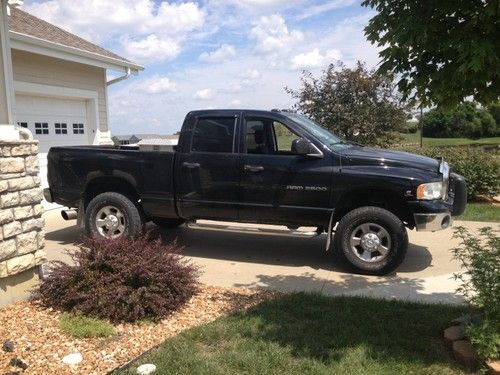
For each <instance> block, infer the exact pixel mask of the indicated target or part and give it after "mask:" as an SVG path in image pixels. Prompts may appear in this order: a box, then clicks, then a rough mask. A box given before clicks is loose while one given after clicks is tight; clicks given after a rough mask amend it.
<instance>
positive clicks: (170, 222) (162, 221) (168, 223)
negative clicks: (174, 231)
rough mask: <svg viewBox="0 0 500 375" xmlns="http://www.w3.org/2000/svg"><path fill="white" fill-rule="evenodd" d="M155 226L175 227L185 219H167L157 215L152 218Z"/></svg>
mask: <svg viewBox="0 0 500 375" xmlns="http://www.w3.org/2000/svg"><path fill="white" fill-rule="evenodd" d="M152 222H153V223H155V224H156V225H157V226H159V227H160V228H163V229H171V228H176V227H178V226H179V225H182V224H184V223H185V222H186V221H185V220H184V219H167V218H163V217H157V218H154V219H153V220H152Z"/></svg>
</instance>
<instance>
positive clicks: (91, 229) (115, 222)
mask: <svg viewBox="0 0 500 375" xmlns="http://www.w3.org/2000/svg"><path fill="white" fill-rule="evenodd" d="M143 224H144V222H143V220H142V216H141V213H140V211H139V209H138V207H137V206H136V205H135V204H134V203H133V202H132V201H131V200H130V199H129V198H127V197H126V196H125V195H122V194H119V193H114V192H108V193H102V194H99V195H98V196H96V197H95V198H94V199H92V200H91V201H90V203H89V204H88V206H87V209H86V210H85V228H86V230H87V234H88V235H90V236H100V237H104V238H110V239H115V238H118V237H122V236H127V237H136V236H138V235H139V234H140V233H141V231H142V228H143Z"/></svg>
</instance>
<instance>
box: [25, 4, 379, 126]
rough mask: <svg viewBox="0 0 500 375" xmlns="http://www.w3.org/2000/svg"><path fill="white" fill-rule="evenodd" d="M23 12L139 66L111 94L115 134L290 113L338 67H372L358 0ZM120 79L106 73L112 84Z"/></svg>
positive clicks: (46, 7) (55, 7) (373, 56)
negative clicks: (233, 112) (238, 115)
mask: <svg viewBox="0 0 500 375" xmlns="http://www.w3.org/2000/svg"><path fill="white" fill-rule="evenodd" d="M22 9H23V10H25V11H27V12H29V13H31V14H33V15H35V16H37V17H39V18H41V19H44V20H46V21H48V22H50V23H52V24H54V25H57V26H59V27H61V28H63V29H65V30H68V31H70V32H72V33H74V34H77V35H79V36H81V37H83V38H85V39H87V40H90V41H92V42H94V43H96V44H98V45H100V46H102V47H104V48H106V49H109V50H111V51H113V52H115V53H117V54H118V55H120V56H123V57H125V58H127V59H129V60H131V61H133V62H135V63H137V64H140V65H142V66H143V67H144V68H145V69H144V70H143V71H141V72H140V73H139V74H138V75H137V76H133V77H131V78H129V79H127V80H125V81H121V82H120V83H117V84H114V85H112V86H110V87H109V92H108V101H109V114H110V119H109V122H110V126H111V132H112V134H114V135H116V134H132V133H157V134H172V133H174V132H176V131H178V130H179V129H180V127H181V126H182V121H183V118H184V116H185V114H186V113H187V112H189V111H191V110H195V109H213V108H249V109H268V110H269V109H272V108H289V107H291V106H292V105H293V103H294V100H293V98H291V96H290V95H289V94H287V93H286V92H285V90H284V88H285V87H290V88H292V89H298V88H300V76H301V74H302V71H303V70H308V71H310V72H312V73H313V74H314V75H316V76H318V75H319V74H320V73H321V71H322V69H324V68H325V67H327V66H328V64H330V63H333V62H336V61H338V60H341V61H343V62H344V63H345V64H346V65H348V66H353V65H354V64H355V62H356V61H357V60H360V61H364V62H366V64H367V66H368V67H375V66H376V64H377V63H378V54H377V49H376V47H375V46H373V45H371V44H370V43H369V42H368V41H367V40H366V38H365V36H364V33H363V28H364V27H365V26H366V24H367V23H368V20H369V19H370V18H371V17H372V16H373V11H372V10H370V9H367V8H363V7H361V5H360V1H355V0H329V1H326V0H316V1H313V0H309V1H306V0H203V1H159V0H157V1H153V0H86V1H75V0H25V1H24V5H23V7H22ZM119 74H120V73H119V72H112V71H111V72H108V75H109V77H110V78H112V77H114V76H117V75H119Z"/></svg>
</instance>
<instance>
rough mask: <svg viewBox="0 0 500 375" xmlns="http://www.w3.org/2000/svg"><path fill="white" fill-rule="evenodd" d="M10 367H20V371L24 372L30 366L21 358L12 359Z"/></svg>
mask: <svg viewBox="0 0 500 375" xmlns="http://www.w3.org/2000/svg"><path fill="white" fill-rule="evenodd" d="M9 365H11V366H14V367H19V368H20V369H23V370H26V369H27V368H28V365H27V364H26V363H24V362H23V361H22V360H21V359H19V358H12V359H11V360H10V362H9Z"/></svg>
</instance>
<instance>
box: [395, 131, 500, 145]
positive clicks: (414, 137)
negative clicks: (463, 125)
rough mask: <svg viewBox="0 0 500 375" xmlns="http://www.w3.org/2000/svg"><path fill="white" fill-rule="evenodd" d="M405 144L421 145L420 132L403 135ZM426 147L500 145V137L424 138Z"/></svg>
mask: <svg viewBox="0 0 500 375" xmlns="http://www.w3.org/2000/svg"><path fill="white" fill-rule="evenodd" d="M401 136H402V137H403V143H420V131H418V132H416V133H413V134H403V133H402V134H401ZM423 143H424V146H466V145H500V137H491V138H480V139H468V138H424V140H423Z"/></svg>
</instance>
